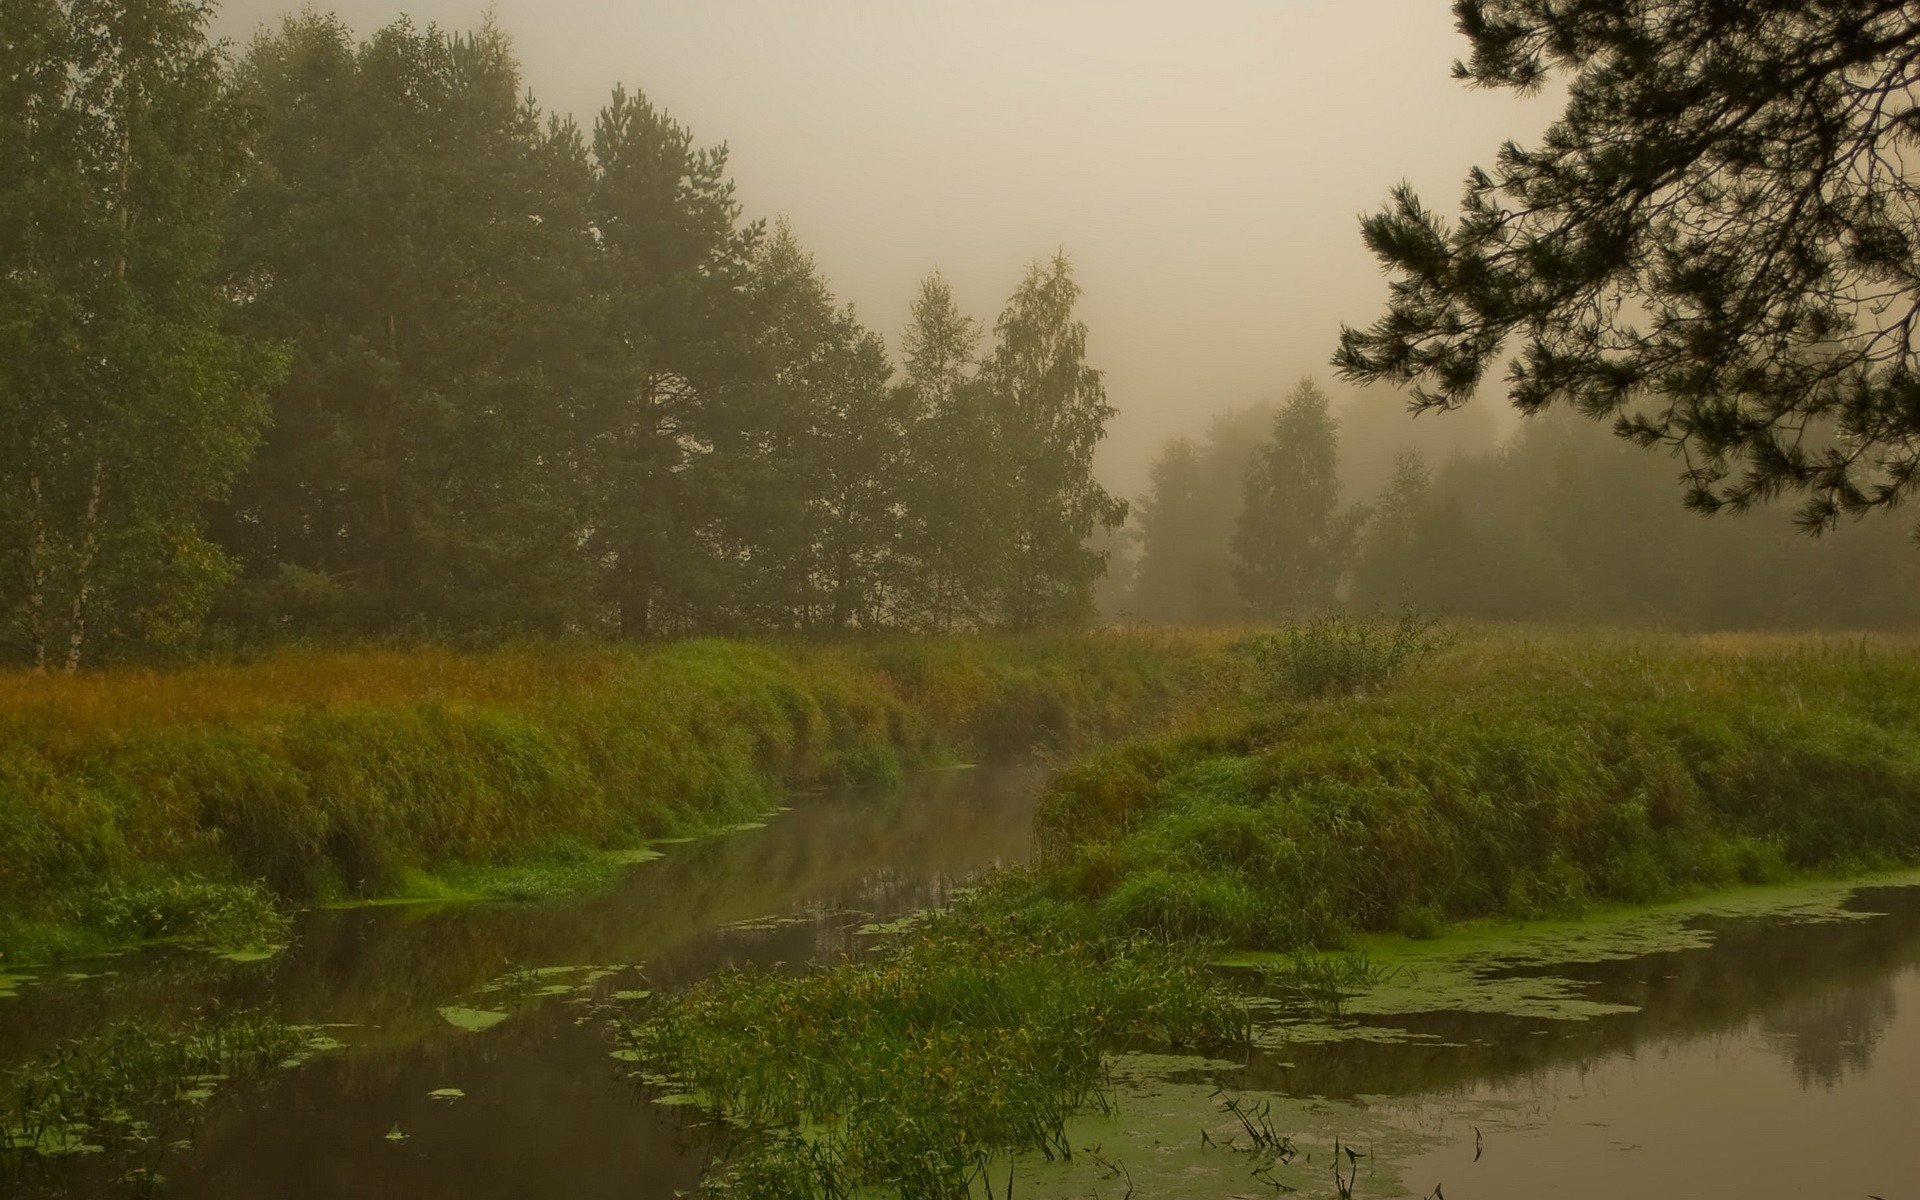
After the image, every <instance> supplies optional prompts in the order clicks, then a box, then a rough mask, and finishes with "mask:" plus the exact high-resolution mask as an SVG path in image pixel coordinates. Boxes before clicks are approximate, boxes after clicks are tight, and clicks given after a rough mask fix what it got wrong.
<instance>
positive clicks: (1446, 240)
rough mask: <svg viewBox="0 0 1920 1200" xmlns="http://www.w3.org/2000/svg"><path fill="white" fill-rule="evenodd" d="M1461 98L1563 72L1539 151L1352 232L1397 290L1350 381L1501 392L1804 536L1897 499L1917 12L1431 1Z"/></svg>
mask: <svg viewBox="0 0 1920 1200" xmlns="http://www.w3.org/2000/svg"><path fill="white" fill-rule="evenodd" d="M1454 10H1455V12H1456V13H1457V15H1458V18H1459V25H1460V29H1461V31H1462V32H1463V33H1464V34H1465V35H1466V37H1467V38H1468V40H1469V42H1470V43H1471V46H1472V55H1471V57H1470V59H1469V60H1468V61H1467V62H1465V63H1462V64H1458V65H1456V68H1455V71H1456V74H1457V75H1459V76H1460V77H1461V78H1462V79H1465V80H1467V81H1469V82H1471V83H1474V84H1477V85H1479V86H1483V87H1505V88H1512V89H1515V90H1517V91H1520V92H1531V91H1533V90H1535V89H1537V88H1539V87H1541V86H1542V85H1543V84H1545V83H1547V82H1548V81H1550V80H1552V79H1554V78H1555V77H1557V76H1568V77H1570V93H1569V99H1568V103H1567V108H1566V112H1565V114H1564V115H1563V116H1562V118H1561V119H1560V120H1559V121H1558V122H1557V123H1555V125H1554V126H1553V127H1552V128H1551V129H1549V130H1548V131H1547V133H1546V135H1545V137H1544V139H1543V141H1542V144H1541V145H1540V147H1539V148H1537V149H1526V148H1522V147H1519V146H1515V145H1508V146H1506V147H1505V148H1503V149H1502V151H1501V153H1500V156H1499V160H1498V162H1497V164H1496V166H1495V167H1494V169H1493V170H1492V171H1485V170H1479V169H1476V170H1474V171H1473V172H1472V174H1471V175H1470V176H1469V179H1468V191H1467V197H1466V200H1465V207H1464V211H1463V212H1462V214H1461V218H1460V221H1459V223H1458V224H1457V225H1455V226H1453V227H1451V228H1449V226H1448V225H1447V224H1446V223H1445V222H1444V221H1442V219H1441V218H1440V217H1439V216H1437V215H1436V214H1434V213H1433V212H1431V211H1430V210H1428V209H1427V208H1426V207H1425V206H1424V205H1423V204H1422V203H1421V202H1420V200H1419V198H1418V197H1417V196H1415V195H1414V193H1413V192H1412V190H1411V189H1410V188H1408V187H1405V186H1403V187H1401V188H1400V189H1398V190H1397V191H1396V192H1395V193H1394V195H1393V199H1392V202H1391V205H1390V207H1388V208H1387V209H1386V210H1385V211H1383V212H1381V213H1379V214H1378V215H1376V216H1373V217H1369V218H1368V219H1367V220H1366V221H1365V222H1364V224H1363V231H1364V237H1365V240H1366V243H1367V245H1368V247H1369V248H1370V249H1371V250H1372V251H1373V252H1374V254H1375V255H1376V256H1377V257H1378V258H1379V259H1380V261H1381V262H1382V263H1383V264H1384V265H1385V266H1386V267H1388V268H1389V269H1390V270H1391V271H1392V272H1393V273H1394V275H1395V279H1394V282H1393V285H1392V296H1391V299H1390V301H1389V304H1388V307H1387V312H1386V314H1385V315H1384V316H1382V317H1381V318H1380V319H1379V321H1377V322H1376V323H1375V324H1374V325H1373V326H1372V327H1371V328H1369V329H1366V330H1356V329H1347V330H1345V331H1344V332H1343V334H1342V337H1341V344H1340V349H1339V353H1338V354H1337V356H1336V362H1337V363H1338V365H1339V367H1340V369H1341V372H1342V374H1343V375H1344V376H1345V377H1347V378H1350V379H1355V380H1362V381H1372V380H1390V381H1394V382H1399V383H1408V384H1412V385H1413V386H1414V389H1415V392H1414V394H1415V397H1416V400H1417V403H1418V404H1420V405H1422V406H1426V407H1435V408H1448V407H1452V406H1455V405H1459V404H1462V403H1464V402H1465V401H1466V400H1467V399H1469V398H1470V397H1471V396H1472V395H1473V393H1474V391H1475V389H1476V388H1477V387H1478V386H1479V384H1480V382H1481V380H1482V378H1483V376H1484V375H1485V373H1486V371H1487V370H1488V368H1489V367H1491V366H1493V365H1494V364H1495V363H1496V362H1499V361H1503V360H1504V359H1505V357H1506V356H1507V354H1508V353H1509V351H1510V350H1511V351H1517V357H1516V358H1514V359H1513V365H1512V367H1511V370H1510V374H1509V377H1508V395H1509V397H1510V398H1511V400H1512V401H1513V403H1514V404H1515V405H1516V406H1518V407H1519V408H1520V409H1521V410H1523V411H1525V412H1537V411H1539V410H1540V409H1543V408H1545V407H1548V406H1550V405H1562V404H1563V405H1567V406H1569V407H1571V408H1573V409H1575V410H1577V411H1579V412H1581V413H1583V414H1585V415H1587V416H1589V417H1594V418H1605V419H1611V420H1612V422H1613V426H1614V429H1615V431H1616V432H1617V433H1618V434H1620V435H1621V436H1623V437H1627V438H1630V439H1632V440H1634V441H1636V442H1639V443H1641V444H1643V445H1648V446H1653V445H1664V446H1667V447H1670V448H1672V449H1673V450H1674V451H1675V452H1676V453H1677V454H1679V455H1681V456H1683V458H1684V461H1685V464H1686V471H1685V476H1684V478H1685V481H1686V487H1687V501H1688V503H1689V504H1691V505H1692V506H1693V507H1695V508H1697V509H1700V510H1702V511H1706V512H1712V511H1714V510H1716V509H1719V508H1722V507H1726V506H1731V507H1732V508H1734V509H1736V510H1738V509H1742V508H1745V507H1747V506H1748V505H1750V504H1753V503H1755V502H1757V501H1762V500H1765V499H1768V498H1769V497H1772V496H1774V495H1776V494H1777V493H1780V492H1783V491H1794V492H1798V493H1801V494H1803V495H1804V496H1805V497H1806V499H1805V501H1804V503H1803V504H1802V506H1801V507H1800V510H1799V518H1800V520H1801V522H1802V524H1803V525H1804V526H1805V527H1808V528H1812V529H1822V528H1826V527H1829V526H1831V525H1832V524H1833V523H1834V522H1835V521H1836V520H1837V519H1838V518H1839V517H1840V516H1841V515H1843V514H1850V513H1860V512H1864V511H1867V510H1871V509H1875V508H1881V507H1887V506H1891V505H1892V504H1894V503H1896V502H1897V501H1899V500H1900V499H1901V498H1902V497H1903V496H1905V495H1906V494H1907V493H1908V492H1910V491H1911V490H1912V489H1913V488H1914V486H1915V485H1916V483H1920V340H1917V339H1920V331H1916V328H1915V314H1916V312H1920V178H1917V177H1916V176H1915V175H1914V174H1913V172H1912V171H1911V170H1909V169H1908V168H1907V166H1906V156H1907V155H1909V154H1910V153H1911V152H1912V149H1913V144H1914V131H1915V129H1916V127H1920V126H1917V124H1916V123H1917V122H1920V92H1916V87H1920V77H1916V74H1915V47H1916V46H1917V45H1920V9H1917V8H1916V6H1915V5H1913V4H1912V3H1910V2H1908V0H1813V2H1810V3H1809V2H1804V0H1732V2H1728V0H1658V2H1651V3H1635V4H1622V3H1619V2H1618V0H1457V2H1456V4H1455V6H1454Z"/></svg>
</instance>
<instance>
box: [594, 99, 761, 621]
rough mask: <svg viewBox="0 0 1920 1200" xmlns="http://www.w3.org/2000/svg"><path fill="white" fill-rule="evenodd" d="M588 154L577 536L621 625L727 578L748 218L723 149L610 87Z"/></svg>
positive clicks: (693, 617) (704, 615)
mask: <svg viewBox="0 0 1920 1200" xmlns="http://www.w3.org/2000/svg"><path fill="white" fill-rule="evenodd" d="M593 157H594V161H595V166H596V177H595V184H594V192H593V226H594V229H595V230H596V232H597V233H598V235H599V239H600V246H601V252H602V255H603V256H604V263H603V265H602V267H601V270H602V271H603V272H604V283H603V285H602V286H604V289H605V292H606V301H605V302H606V305H607V311H606V318H607V320H608V334H609V345H608V347H607V349H606V352H605V354H604V355H603V356H601V358H600V366H601V369H602V372H603V374H602V377H601V379H600V380H599V381H598V383H599V388H598V397H599V398H598V402H597V403H596V404H595V405H594V406H593V407H592V411H591V416H590V420H589V422H588V426H587V427H588V434H587V437H586V441H587V446H586V455H585V457H586V462H585V466H586V469H587V471H588V473H589V476H590V479H591V490H592V495H591V507H590V517H589V526H590V529H591V539H590V540H591V547H590V548H591V552H592V553H593V554H594V556H595V558H596V560H597V561H598V562H599V563H601V564H602V566H603V569H604V571H605V577H604V593H605V595H606V597H607V599H608V600H609V601H610V602H611V604H612V606H613V612H614V616H615V620H616V623H617V627H618V628H619V629H620V630H621V631H623V632H625V633H628V634H636V635H637V634H646V633H649V632H652V631H654V630H656V629H658V628H661V627H663V626H664V627H666V628H676V627H677V628H685V627H687V626H689V625H692V624H697V623H699V622H701V621H704V620H707V619H709V618H710V617H711V615H712V614H713V613H714V612H715V611H716V610H718V609H720V608H722V607H724V606H725V604H726V602H727V599H728V596H729V593H730V590H731V579H732V575H731V569H730V567H729V560H730V558H732V557H734V552H733V548H732V532H731V527H730V522H731V521H732V520H733V519H734V517H735V516H737V514H736V512H735V509H736V505H735V504H734V503H733V500H732V496H733V494H734V492H735V491H736V489H735V488H734V487H733V486H732V482H731V479H730V473H731V471H732V469H733V468H734V466H735V465H736V464H737V462H738V460H739V458H740V456H741V455H742V454H743V453H745V452H748V449H749V448H748V447H746V446H744V445H743V443H742V440H741V439H742V435H743V433H744V432H745V429H744V421H743V415H742V413H741V412H740V411H739V410H740V407H741V396H742V389H743V386H744V383H745V380H746V379H747V378H748V377H749V376H750V374H751V371H752V369H753V360H752V358H751V356H750V355H749V354H747V353H745V352H744V351H743V347H744V346H745V345H746V343H747V342H748V341H749V338H750V330H749V325H748V307H747V304H746V293H747V289H748V286H749V282H750V275H751V261H752V255H753V251H754V247H755V245H756V244H757V242H758V240H759V237H760V234H761V229H760V226H759V225H758V224H752V225H743V224H742V223H741V216H740V205H739V203H738V202H737V201H736V200H735V199H734V187H733V182H732V180H731V179H729V178H728V176H727V150H726V147H725V146H716V147H710V148H705V149H702V148H699V147H696V146H695V145H694V141H693V135H692V133H691V132H690V131H688V130H687V129H686V128H685V127H684V126H682V125H681V124H680V123H678V122H677V121H675V120H673V118H672V117H670V116H668V115H667V114H666V113H664V112H662V111H661V110H660V109H658V108H656V107H654V106H653V105H652V104H650V103H648V101H647V99H646V98H645V97H644V96H641V95H639V94H635V93H628V92H627V91H625V90H624V89H616V90H615V91H614V93H613V97H612V99H611V100H610V101H609V102H608V103H607V105H606V107H605V108H603V109H601V111H600V115H599V118H598V120H597V121H596V122H595V124H594V133H593Z"/></svg>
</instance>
